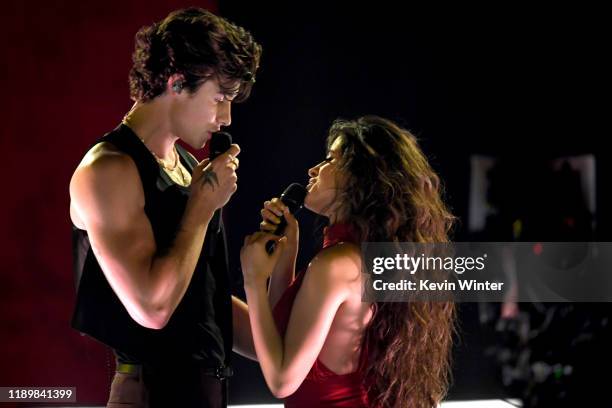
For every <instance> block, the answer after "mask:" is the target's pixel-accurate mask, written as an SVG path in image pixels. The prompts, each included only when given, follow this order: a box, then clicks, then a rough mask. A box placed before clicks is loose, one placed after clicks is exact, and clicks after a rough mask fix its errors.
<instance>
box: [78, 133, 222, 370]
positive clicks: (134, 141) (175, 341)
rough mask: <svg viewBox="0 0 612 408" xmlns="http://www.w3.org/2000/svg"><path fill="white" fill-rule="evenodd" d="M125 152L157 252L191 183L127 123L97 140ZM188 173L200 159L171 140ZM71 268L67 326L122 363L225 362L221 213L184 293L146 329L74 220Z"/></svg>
mask: <svg viewBox="0 0 612 408" xmlns="http://www.w3.org/2000/svg"><path fill="white" fill-rule="evenodd" d="M101 142H108V143H111V144H112V145H114V146H115V147H116V148H117V149H119V150H121V151H122V152H124V153H125V154H127V155H129V156H130V157H131V158H132V159H133V160H134V162H135V163H136V166H137V168H138V173H139V174H140V179H141V181H142V187H143V190H144V195H145V213H146V215H147V217H148V218H149V221H150V223H151V226H152V228H153V233H154V237H155V243H156V245H157V250H158V254H163V252H164V251H167V250H168V249H169V248H170V246H171V245H172V243H173V241H174V237H175V235H176V233H177V231H178V228H179V225H180V222H181V218H182V216H183V212H184V210H185V205H186V203H187V199H188V197H189V192H190V190H189V188H188V187H183V186H180V185H177V184H175V183H174V182H173V181H172V180H171V179H170V177H169V176H168V175H167V174H166V173H165V172H164V171H163V170H162V169H161V167H160V166H159V165H158V164H157V161H156V160H155V158H154V157H153V155H152V154H151V153H150V152H149V150H148V149H147V147H146V146H145V145H144V144H143V143H142V141H141V140H140V139H139V138H138V136H137V135H136V134H135V133H134V132H133V131H132V130H131V129H130V128H129V127H127V126H125V125H119V126H118V127H117V128H116V129H115V130H113V131H112V132H110V133H107V134H106V135H105V136H104V137H102V138H100V139H99V140H97V141H96V142H95V143H94V145H95V144H98V143H101ZM176 148H177V151H178V153H179V157H180V160H181V162H182V163H183V165H185V167H186V168H187V169H188V170H189V171H190V172H191V171H192V170H193V167H194V166H195V165H196V164H197V162H196V161H195V160H194V159H193V157H191V156H190V155H189V154H188V153H187V151H186V150H185V149H183V148H182V147H180V146H179V145H178V144H177V145H176ZM73 255H74V256H73V260H74V262H73V267H74V272H75V274H74V276H75V283H76V287H77V299H76V306H75V310H74V315H73V319H72V326H73V327H74V328H75V329H77V330H79V331H80V332H82V333H85V334H87V335H89V336H91V337H93V338H95V339H97V340H99V341H101V342H102V343H104V344H106V345H108V346H110V347H111V348H113V349H114V350H115V353H116V355H117V357H118V359H119V361H121V362H126V363H128V362H129V363H143V364H166V363H168V364H172V365H176V364H177V363H193V362H196V363H197V364H199V365H201V366H203V367H209V368H216V367H219V366H229V363H230V362H229V358H230V355H231V350H232V309H231V288H230V278H229V270H228V269H229V268H228V259H227V248H226V240H225V232H224V228H223V223H222V221H221V219H220V217H218V215H216V216H215V218H213V220H211V222H210V224H209V226H208V232H207V234H206V238H205V242H204V246H203V248H202V252H201V255H200V258H199V260H198V263H197V266H196V269H195V271H194V274H193V277H192V279H191V282H190V284H189V287H188V288H187V291H186V293H185V295H184V297H183V299H182V300H181V302H180V303H179V305H178V306H177V308H176V310H175V312H174V314H173V315H172V317H171V318H170V320H169V321H168V324H167V325H166V326H165V327H164V328H163V329H161V330H153V329H147V328H145V327H143V326H141V325H139V324H138V323H136V322H135V321H134V320H133V319H132V318H131V317H130V315H129V314H128V312H127V310H126V309H125V307H124V306H123V304H122V303H121V302H120V301H119V298H118V297H117V295H116V294H115V292H114V291H113V290H112V288H111V287H110V285H109V283H108V281H107V280H106V278H105V276H104V273H103V272H102V269H101V268H100V265H99V264H98V262H97V260H96V258H95V256H94V253H93V251H92V248H91V245H90V243H89V239H88V236H87V232H86V231H84V230H81V229H78V228H76V227H75V226H74V225H73Z"/></svg>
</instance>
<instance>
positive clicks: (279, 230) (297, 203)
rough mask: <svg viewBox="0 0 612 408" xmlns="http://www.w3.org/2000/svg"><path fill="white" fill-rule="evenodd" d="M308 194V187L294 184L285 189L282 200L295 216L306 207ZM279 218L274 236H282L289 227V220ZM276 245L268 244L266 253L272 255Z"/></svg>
mask: <svg viewBox="0 0 612 408" xmlns="http://www.w3.org/2000/svg"><path fill="white" fill-rule="evenodd" d="M306 194H308V190H306V187H304V186H303V185H301V184H299V183H292V184H290V185H289V187H287V188H286V189H285V191H284V192H283V194H281V196H280V200H281V201H282V202H283V204H285V205H286V206H287V208H288V209H289V212H290V213H291V214H293V215H295V214H297V212H298V211H299V210H300V209H301V208H302V207H303V206H304V199H305V198H306ZM279 218H280V222H279V223H278V224H277V225H276V229H275V230H274V231H271V232H272V234H274V235H282V234H283V233H284V232H285V228H286V227H287V220H286V219H285V217H284V216H282V215H281V216H280V217H279ZM275 245H276V242H274V241H268V242H266V251H267V252H268V253H269V254H271V253H272V251H274V247H275Z"/></svg>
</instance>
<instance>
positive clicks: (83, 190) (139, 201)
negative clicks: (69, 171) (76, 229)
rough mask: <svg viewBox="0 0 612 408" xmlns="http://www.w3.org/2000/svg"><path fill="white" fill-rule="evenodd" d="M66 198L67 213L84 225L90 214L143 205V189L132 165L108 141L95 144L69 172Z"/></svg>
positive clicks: (126, 157)
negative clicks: (68, 204)
mask: <svg viewBox="0 0 612 408" xmlns="http://www.w3.org/2000/svg"><path fill="white" fill-rule="evenodd" d="M70 199H71V203H70V204H71V216H72V218H73V221H74V222H75V224H76V225H77V226H80V225H83V224H86V223H87V222H86V221H87V220H86V218H89V217H88V216H89V215H91V213H95V214H101V213H109V214H110V212H112V211H114V210H119V209H124V210H125V209H129V207H132V208H134V209H136V208H137V207H143V206H144V192H143V189H142V184H141V182H140V176H139V174H138V169H137V167H136V164H135V163H134V161H133V160H132V158H131V157H130V156H128V155H127V154H125V153H123V152H121V151H120V150H118V149H117V148H116V147H115V146H113V145H112V144H110V143H104V142H103V143H100V144H97V145H96V146H94V147H92V148H91V149H90V150H89V151H88V152H87V153H86V154H85V156H84V157H83V160H81V163H79V165H78V166H77V168H76V170H75V171H74V174H73V175H72V178H71V180H70ZM105 209H106V210H105ZM102 210H104V211H102Z"/></svg>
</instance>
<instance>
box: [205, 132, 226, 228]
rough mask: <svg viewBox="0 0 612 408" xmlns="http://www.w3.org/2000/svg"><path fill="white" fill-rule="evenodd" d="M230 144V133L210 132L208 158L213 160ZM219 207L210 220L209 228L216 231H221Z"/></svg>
mask: <svg viewBox="0 0 612 408" xmlns="http://www.w3.org/2000/svg"><path fill="white" fill-rule="evenodd" d="M231 146H232V135H230V134H229V133H227V132H215V133H213V134H212V137H211V138H210V153H209V155H208V158H209V159H210V161H213V160H214V159H215V158H217V157H218V156H220V155H222V154H223V153H225V152H227V151H228V150H229V148H230V147H231ZM221 217H222V214H221V208H219V209H218V210H217V211H215V214H214V215H213V218H212V219H211V220H210V222H211V227H212V228H211V230H212V231H217V233H219V232H221Z"/></svg>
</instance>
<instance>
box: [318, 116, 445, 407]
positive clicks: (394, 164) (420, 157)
mask: <svg viewBox="0 0 612 408" xmlns="http://www.w3.org/2000/svg"><path fill="white" fill-rule="evenodd" d="M338 138H341V141H340V152H341V160H340V163H339V166H340V172H341V174H343V176H344V177H343V180H344V181H345V183H346V184H344V185H343V188H342V189H341V190H340V191H339V192H338V197H337V198H338V200H337V202H339V203H342V204H341V206H340V209H339V217H338V218H339V219H341V220H346V221H348V222H350V223H351V224H352V225H353V226H354V227H355V228H356V230H357V232H358V234H359V236H360V238H361V240H362V241H369V242H393V241H400V242H420V243H425V242H427V243H435V242H448V234H449V231H450V229H451V227H452V225H453V223H454V220H455V217H454V216H453V215H452V214H451V213H450V212H449V210H448V209H447V207H446V205H445V204H444V202H443V200H442V188H441V184H440V179H439V177H438V176H437V175H436V173H435V172H434V171H433V169H432V168H431V166H430V164H429V163H428V161H427V158H426V157H425V155H424V154H423V152H422V151H421V149H420V148H419V146H418V144H417V141H416V138H415V137H414V136H413V135H412V134H411V133H410V132H409V131H408V130H405V129H402V128H401V127H399V126H398V125H396V124H395V123H393V122H391V121H389V120H387V119H383V118H380V117H377V116H365V117H361V118H359V119H357V120H354V121H346V120H337V121H335V122H334V124H333V125H332V127H331V128H330V131H329V136H328V140H327V143H328V148H329V147H331V145H332V144H333V143H334V142H335V141H336V139H338ZM372 306H373V310H374V315H373V317H372V320H371V322H370V324H369V326H368V328H367V329H366V332H365V335H364V343H363V346H364V347H367V350H368V353H367V355H368V361H367V367H366V371H365V384H366V386H367V388H368V397H369V401H370V404H371V406H374V407H414V408H421V407H423V408H425V407H426V408H431V407H435V406H437V404H438V403H439V402H440V401H441V400H442V399H443V398H444V396H445V395H446V392H447V389H448V386H449V382H450V354H451V346H452V340H453V335H454V331H455V330H454V327H455V326H454V321H455V313H456V312H455V305H454V303H452V302H433V301H429V302H425V301H420V302H410V303H407V302H375V303H373V305H372Z"/></svg>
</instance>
